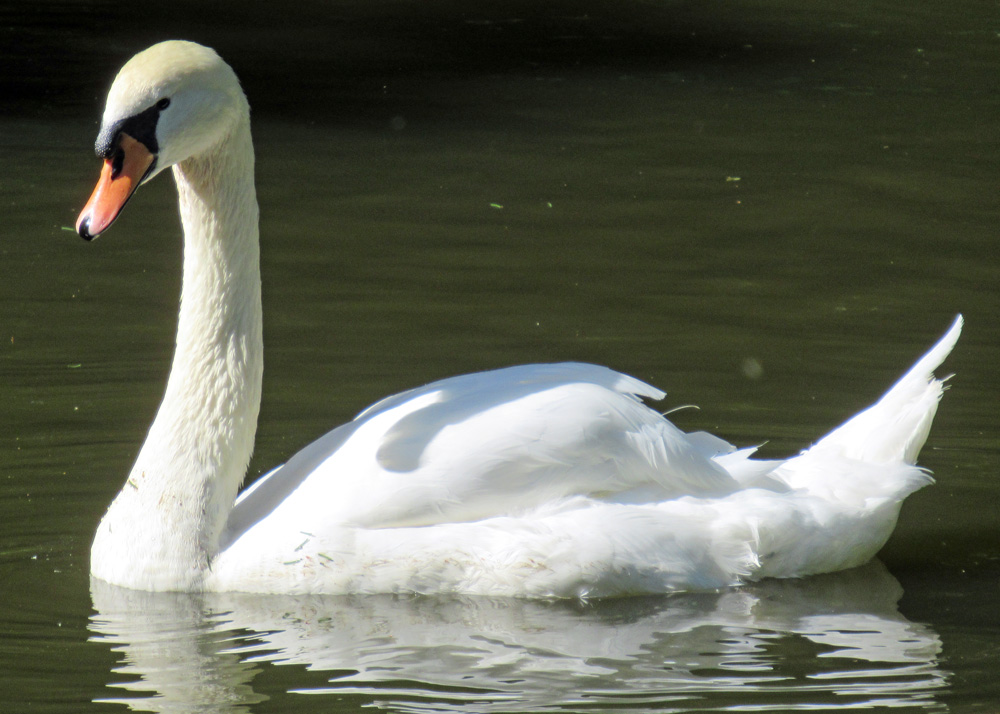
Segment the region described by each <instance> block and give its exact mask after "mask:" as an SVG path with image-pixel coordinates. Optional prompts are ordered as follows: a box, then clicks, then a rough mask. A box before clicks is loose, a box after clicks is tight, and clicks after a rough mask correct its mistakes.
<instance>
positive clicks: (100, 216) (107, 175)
mask: <svg viewBox="0 0 1000 714" xmlns="http://www.w3.org/2000/svg"><path fill="white" fill-rule="evenodd" d="M155 160H156V157H155V156H154V155H153V154H151V153H150V152H149V149H147V148H146V147H145V145H144V144H143V143H142V142H139V141H136V140H135V139H133V138H132V137H131V136H129V135H128V134H124V133H123V134H122V135H121V143H120V144H119V149H118V151H117V152H116V153H115V155H113V156H111V157H110V158H107V159H105V160H104V168H103V169H102V170H101V178H100V179H98V181H97V187H96V188H95V189H94V192H93V193H92V194H91V195H90V200H89V201H87V205H86V206H84V207H83V211H81V212H80V217H79V218H77V219H76V232H77V233H79V234H80V236H81V237H82V238H84V239H86V240H91V239H92V238H96V237H97V236H99V235H100V234H101V233H103V232H104V231H105V230H106V229H107V228H108V226H110V225H111V224H112V223H113V222H114V220H115V219H116V218H118V214H119V213H121V210H122V208H124V207H125V204H126V203H127V202H128V200H129V198H131V197H132V194H133V193H134V192H135V190H136V189H137V188H138V187H139V184H140V183H141V182H142V179H143V178H145V176H146V173H147V172H148V171H149V169H150V167H151V166H152V165H153V161H155Z"/></svg>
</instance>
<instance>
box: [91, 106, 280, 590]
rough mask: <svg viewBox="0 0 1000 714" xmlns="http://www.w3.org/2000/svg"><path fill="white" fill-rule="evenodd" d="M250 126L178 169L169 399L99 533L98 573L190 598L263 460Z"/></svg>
mask: <svg viewBox="0 0 1000 714" xmlns="http://www.w3.org/2000/svg"><path fill="white" fill-rule="evenodd" d="M253 164H254V157H253V147H252V144H251V140H250V126H249V120H247V121H245V122H243V123H241V124H240V125H238V126H237V127H236V129H235V130H234V131H233V132H232V134H230V136H229V137H228V138H227V139H225V140H224V141H223V142H221V143H220V144H219V145H218V146H217V147H216V148H215V149H214V150H212V151H211V152H209V153H207V154H203V155H201V156H197V157H193V158H191V159H188V160H186V161H184V162H182V163H181V164H179V165H177V166H175V167H174V169H173V171H174V178H175V180H176V183H177V192H178V195H179V202H180V210H181V219H182V222H183V225H184V273H183V288H182V294H181V310H180V317H179V321H178V326H177V347H176V352H175V354H174V360H173V364H172V367H171V370H170V377H169V380H168V382H167V389H166V394H165V396H164V398H163V402H162V403H161V405H160V409H159V411H158V412H157V415H156V419H155V420H154V422H153V424H152V426H151V427H150V430H149V434H148V436H147V438H146V441H145V443H144V444H143V446H142V449H141V451H140V452H139V456H138V458H137V459H136V463H135V466H134V467H133V469H132V472H131V474H130V475H129V479H128V482H127V483H126V485H125V486H124V488H123V489H122V491H121V492H120V493H119V494H118V497H117V498H116V499H115V501H114V503H112V505H111V507H110V509H109V510H108V513H107V514H106V515H105V517H104V520H103V521H102V522H101V526H100V528H99V529H98V534H97V537H96V538H95V541H94V546H93V551H92V563H91V571H92V572H93V574H94V575H97V576H98V577H101V578H102V579H104V580H109V581H110V582H114V583H117V584H120V585H126V586H131V587H137V588H143V589H192V587H196V586H197V582H198V581H199V580H200V578H201V575H202V573H203V572H204V571H205V570H207V567H208V566H209V565H210V561H211V558H212V557H213V556H214V555H215V553H216V552H217V549H218V543H219V537H220V534H221V532H222V529H223V527H224V526H225V522H226V518H227V516H228V514H229V512H230V510H231V508H232V505H233V501H234V500H235V497H236V493H237V491H238V489H239V486H240V483H241V482H242V480H243V477H244V474H245V471H246V467H247V463H248V462H249V459H250V454H251V452H252V451H253V443H254V435H255V432H256V428H257V414H258V411H259V408H260V391H261V380H262V374H263V341H262V318H261V302H260V259H259V234H258V227H257V217H258V209H257V199H256V193H255V190H254V181H253Z"/></svg>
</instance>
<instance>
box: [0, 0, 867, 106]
mask: <svg viewBox="0 0 1000 714" xmlns="http://www.w3.org/2000/svg"><path fill="white" fill-rule="evenodd" d="M234 7H235V6H234V5H233V4H231V3H210V4H206V3H201V2H196V1H195V0H175V1H173V2H164V1H163V0H153V1H152V2H147V3H143V4H142V5H141V6H137V5H135V4H133V3H125V2H118V1H114V0H111V1H109V0H104V1H100V0H98V1H96V2H91V3H85V4H81V3H74V2H55V3H48V2H47V3H33V2H26V1H23V0H22V1H21V2H12V3H6V4H5V6H4V8H2V9H0V21H2V22H0V25H3V26H4V29H3V30H0V33H2V34H0V37H2V39H3V42H2V43H0V62H2V64H3V65H4V66H6V67H7V68H8V69H9V71H6V72H4V73H3V74H2V76H0V92H2V94H3V96H4V97H5V99H6V101H5V102H4V103H3V104H2V105H0V112H12V113H23V112H29V113H30V112H32V111H39V110H40V109H41V110H43V111H44V108H46V107H51V106H53V105H59V104H69V105H77V106H90V105H92V104H93V103H94V102H95V101H97V102H100V101H101V100H103V95H104V92H105V91H106V89H107V86H108V85H109V83H110V81H111V78H112V77H113V76H114V74H115V72H117V70H118V68H119V67H120V65H121V61H122V58H123V57H128V56H130V55H132V54H133V53H135V52H137V51H138V50H140V49H142V48H144V47H146V46H148V45H150V44H152V43H154V42H157V41H160V40H163V39H169V38H185V39H192V40H196V41H198V42H201V43H203V44H208V45H210V46H213V47H215V48H216V49H217V50H218V51H219V52H220V53H221V54H222V55H223V57H225V58H226V60H227V61H228V62H229V63H230V64H232V65H233V66H234V67H237V68H239V72H240V76H241V79H242V81H243V83H244V86H245V87H246V89H247V92H248V95H249V96H250V97H251V100H252V104H253V106H254V107H255V109H256V110H258V111H264V112H268V113H276V114H285V115H287V116H290V117H300V118H301V117H302V115H303V114H304V113H306V114H312V113H313V112H316V116H318V117H320V118H321V119H322V120H328V121H337V122H345V121H349V122H350V121H364V120H366V119H368V118H370V117H371V116H373V115H375V116H379V117H381V116H382V115H383V114H384V113H385V112H386V111H387V110H390V111H391V109H392V103H393V102H404V101H405V102H407V106H408V109H409V111H410V112H413V111H418V112H419V111H423V112H425V113H426V115H429V116H434V115H447V114H450V113H451V112H454V111H455V109H456V107H463V106H464V107H465V108H466V109H469V107H468V106H466V105H467V104H469V103H472V104H476V103H477V102H479V101H480V100H481V97H478V96H476V94H477V93H476V92H472V97H466V96H464V95H463V92H462V88H461V83H456V82H455V78H456V76H466V77H476V76H492V75H504V74H514V75H524V74H529V75H538V76H539V78H540V79H542V78H547V79H558V78H559V77H560V76H562V75H567V74H572V73H575V72H581V71H587V72H593V71H610V72H614V73H620V72H630V71H640V72H668V73H669V72H684V71H688V70H691V71H694V72H695V73H698V74H699V75H700V74H701V73H704V72H710V73H715V72H717V73H718V77H717V78H718V80H719V81H720V82H721V83H722V84H727V83H728V82H730V81H732V80H733V76H735V75H738V76H739V77H741V79H740V83H742V84H746V83H748V82H749V83H753V82H754V81H755V79H754V76H753V75H754V73H755V72H756V71H757V70H758V69H761V68H766V67H769V66H771V67H775V66H777V67H780V66H801V65H803V64H804V63H809V62H815V61H816V60H817V58H821V59H822V58H842V57H844V56H846V55H848V54H850V53H851V52H857V47H856V46H852V45H851V43H856V42H857V39H858V38H857V37H853V38H851V37H849V36H848V35H845V34H844V32H842V31H839V30H837V29H836V23H831V22H824V23H821V24H818V25H816V26H815V27H813V28H811V29H809V30H807V31H806V32H805V33H803V31H802V28H801V27H800V28H798V30H797V31H796V32H795V33H788V32H785V29H786V25H787V23H788V17H787V9H782V8H780V7H777V6H775V7H774V8H770V7H768V6H767V5H766V4H765V5H761V6H756V7H736V8H734V7H733V6H732V5H729V4H723V3H720V2H710V3H689V2H684V1H682V0H668V1H666V2H661V3H653V2H644V1H642V2H629V3H624V4H622V3H618V4H609V3H605V2H601V1H600V0H584V1H583V2H562V1H556V2H547V3H541V4H540V3H535V2H528V1H526V0H493V1H492V2H487V3H476V4H474V5H469V4H468V3H457V2H454V1H453V0H447V1H442V2H435V3H433V4H425V3H407V2H402V1H401V0H400V1H399V2H395V3H392V2H389V3H378V4H374V5H369V4H367V3H360V2H352V3H338V4H336V5H334V4H331V3H329V2H325V1H323V0H305V1H304V2H297V3H294V5H293V6H290V7H289V8H287V9H286V10H285V11H284V12H283V13H282V15H281V20H280V22H275V19H274V10H273V7H271V6H270V4H264V3H261V4H241V5H240V6H239V9H238V11H235V10H234ZM837 15H838V13H837V12H836V11H834V13H833V16H834V18H835V17H836V16H837ZM43 19H44V21H43ZM43 28H44V29H43ZM54 69H56V70H58V71H56V72H53V70H54ZM442 74H443V75H446V76H445V78H444V81H442V78H441V75H442ZM788 81H793V82H794V81H796V80H795V79H794V78H793V79H791V80H788ZM389 83H391V84H392V85H393V89H396V88H398V87H406V88H407V89H408V90H409V92H408V93H407V94H406V95H405V96H400V95H399V93H398V92H396V93H394V94H393V96H389V94H390V93H389V92H388V91H383V90H388V84H389ZM414 102H416V103H417V106H413V103H414ZM317 109H322V111H321V112H317V111H316V110H317ZM487 109H488V107H486V106H484V107H483V110H484V111H485V110H487ZM488 114H489V112H486V113H485V114H484V115H483V117H480V118H485V117H486V116H488ZM312 118H316V117H312Z"/></svg>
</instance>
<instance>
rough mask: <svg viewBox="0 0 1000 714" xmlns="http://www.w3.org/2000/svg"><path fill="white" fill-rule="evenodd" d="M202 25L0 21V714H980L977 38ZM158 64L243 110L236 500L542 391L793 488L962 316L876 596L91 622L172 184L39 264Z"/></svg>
mask: <svg viewBox="0 0 1000 714" xmlns="http://www.w3.org/2000/svg"><path fill="white" fill-rule="evenodd" d="M202 5H207V4H206V3H193V2H179V3H164V2H152V3H145V4H139V3H86V2H75V3H73V2H63V3H55V2H53V3H45V2H42V3H6V4H4V5H3V7H0V63H2V64H3V67H4V68H3V72H2V73H0V74H2V76H0V97H2V99H0V161H2V165H3V167H4V171H3V174H2V177H0V201H2V204H0V205H2V206H3V218H4V220H3V221H2V223H0V259H2V264H3V279H2V281H0V385H2V386H0V390H2V391H0V424H2V425H3V428H2V429H0V634H2V637H0V709H2V710H3V711H12V712H22V711H23V712H29V711H37V712H81V711H86V712H90V711H94V712H97V711H109V712H115V711H124V710H125V707H124V706H123V705H122V704H121V703H109V702H121V701H123V700H128V701H129V703H130V704H131V706H132V707H133V708H134V709H136V710H139V711H164V712H227V713H228V712H241V711H251V712H306V711H310V712H311V711H323V712H331V711H337V712H353V711H357V710H358V709H360V708H362V707H366V706H371V707H376V708H381V709H385V710H389V711H400V712H409V711H464V712H487V711H491V712H493V711H495V712H502V711H623V710H637V711H709V710H722V709H732V710H741V709H755V710H763V711H776V710H791V709H807V708H809V709H813V710H823V709H836V708H842V707H858V706H863V705H865V704H870V705H877V706H883V707H890V706H894V707H900V708H901V709H902V710H907V709H909V710H931V711H955V712H960V711H994V710H996V709H997V708H998V707H1000V685H998V684H997V683H996V679H995V676H994V672H995V671H996V670H997V669H998V667H1000V646H998V644H997V643H998V642H1000V618H998V616H997V613H996V602H997V598H998V595H1000V592H998V590H1000V588H998V582H1000V581H998V576H1000V535H998V523H1000V487H998V486H997V485H996V482H995V480H996V478H997V477H998V474H997V471H998V468H997V467H998V465H1000V464H998V462H1000V459H998V444H1000V440H998V438H997V434H998V426H1000V418H998V416H997V408H996V405H997V401H998V400H997V397H998V391H1000V390H998V384H1000V380H998V378H997V376H996V363H997V356H998V354H1000V335H998V330H997V317H998V315H1000V294H998V285H997V282H998V276H1000V249H998V248H997V245H996V232H997V225H998V221H997V218H998V210H997V209H998V202H997V177H996V169H997V166H998V165H1000V147H998V141H997V136H998V135H1000V133H998V120H997V117H998V116H1000V111H998V110H1000V94H998V86H997V85H998V78H1000V39H998V33H1000V7H998V6H997V5H996V3H994V2H954V3H948V4H945V3H932V2H929V1H928V0H911V1H910V2H904V1H903V0H889V2H887V3H881V4H879V5H878V6H872V4H871V3H861V2H832V0H820V2H814V3H807V4H803V3H792V2H789V1H788V0H767V1H760V2H751V3H731V2H728V3H726V2H699V3H682V2H664V3H655V2H633V3H611V2H596V1H589V2H583V3H560V2H556V3H538V2H531V3H528V2H523V3H520V2H512V1H508V2H504V1H499V0H498V1H495V2H490V3H483V4H476V5H473V4H466V5H459V4H457V3H448V2H434V3H412V2H395V3H393V2H369V3H347V2H341V3H333V2H304V3H294V4H291V3H290V4H287V6H283V7H278V6H274V5H263V4H262V5H260V6H257V5H253V4H247V3H228V2H227V3H212V4H211V7H210V8H205V7H202ZM167 37H185V38H189V39H194V40H198V41H201V42H204V43H207V44H210V45H213V46H215V47H216V48H217V49H218V50H219V51H220V53H221V54H222V55H223V56H224V57H226V58H227V59H228V60H229V61H230V63H231V64H232V65H233V66H234V67H235V69H236V70H237V72H238V73H239V74H240V76H241V78H242V79H243V81H244V85H245V88H246V90H247V93H248V96H249V98H250V101H251V104H252V106H253V107H254V122H255V124H254V126H255V137H256V143H257V150H258V188H259V193H260V202H261V210H262V234H263V245H262V256H263V273H264V303H265V340H266V344H267V368H266V374H265V383H264V404H263V408H262V414H261V424H260V429H259V435H258V446H257V451H256V453H255V456H254V461H253V463H252V465H251V477H255V476H256V475H258V474H260V473H262V472H263V471H264V470H266V469H267V468H269V467H270V466H273V465H275V464H278V463H280V462H282V461H283V460H284V459H285V458H287V457H288V456H289V455H290V454H291V453H293V452H294V451H295V450H297V449H298V448H299V447H301V446H302V445H304V444H306V443H308V442H309V441H311V440H312V439H313V438H315V437H317V436H319V435H320V434H322V433H323V432H325V431H326V430H327V429H329V428H330V427H332V426H334V425H336V424H339V423H341V422H343V421H345V420H347V419H349V418H350V417H352V416H353V415H354V414H355V413H357V412H358V411H360V410H361V409H362V408H363V407H364V406H366V405H367V404H369V403H370V402H372V401H374V400H375V399H377V398H379V397H381V396H384V395H386V394H388V393H391V392H394V391H397V390H399V389H403V388H406V387H409V386H414V385H417V384H421V383H424V382H427V381H429V380H431V379H435V378H438V377H442V376H446V375H449V374H455V373H459V372H467V371H472V370H477V369H484V368H492V367H499V366H504V365H509V364H515V363H520V362H536V361H549V360H562V359H573V360H586V361H593V362H598V363H601V364H606V365H609V366H611V367H614V368H616V369H620V370H622V371H625V372H629V373H631V374H635V375H636V376H638V377H641V378H643V379H646V380H649V381H652V382H653V383H655V384H657V385H659V386H661V387H663V388H665V389H667V390H668V391H669V392H670V396H669V397H668V400H667V403H666V405H667V407H673V406H676V405H684V404H698V405H699V406H700V407H701V409H700V410H699V411H694V410H687V411H682V412H680V413H678V414H676V415H675V417H676V421H677V422H678V423H679V424H680V425H681V426H682V427H683V428H685V429H689V430H690V429H699V428H704V429H709V430H711V431H713V432H715V433H718V434H720V435H721V436H724V437H726V438H728V439H730V440H732V441H735V442H737V443H739V444H742V445H748V444H758V443H762V442H765V441H766V442H767V443H766V445H765V447H764V449H763V451H764V452H765V453H766V454H768V455H772V456H777V455H782V454H788V453H793V452H795V451H797V450H798V449H800V448H803V447H804V446H806V445H808V444H809V443H810V442H811V441H813V440H815V439H816V438H818V437H819V436H820V435H822V433H824V432H825V431H826V430H827V429H829V428H831V427H832V426H835V425H836V424H837V423H839V422H840V421H841V420H842V419H844V418H845V417H846V416H848V415H849V414H851V413H853V412H854V411H856V410H857V409H859V408H861V407H863V406H864V405H866V404H867V403H868V402H869V401H871V400H872V399H874V398H875V397H877V396H878V395H879V394H880V393H881V392H882V391H883V390H884V389H885V388H886V387H887V386H888V385H889V384H890V383H891V382H892V380H893V379H894V378H895V377H896V376H897V375H898V374H899V373H900V372H901V371H902V370H903V369H904V368H905V367H906V366H908V364H909V363H910V362H911V361H912V360H913V359H914V358H915V357H916V356H917V355H919V354H920V353H921V352H922V351H923V350H924V349H925V348H926V347H927V346H928V345H929V344H930V343H931V342H932V341H933V340H934V339H935V338H936V337H937V336H938V335H939V334H940V333H942V332H943V331H944V329H945V328H946V327H947V326H948V324H949V323H950V321H951V320H952V319H953V317H954V315H955V314H956V313H958V312H962V313H964V314H965V316H966V320H967V326H966V330H965V334H964V335H963V337H962V340H961V342H960V343H959V346H958V348H957V350H956V352H955V354H954V355H953V356H952V357H951V358H950V359H949V361H948V362H947V364H946V369H947V370H948V371H951V372H954V373H955V375H956V376H955V377H954V379H953V380H952V382H951V384H952V388H951V389H950V390H949V391H948V392H947V393H946V395H945V399H944V402H943V404H942V407H941V409H940V411H939V414H938V418H937V421H936V423H935V428H934V431H933V432H932V435H931V438H930V440H929V441H928V444H927V446H926V447H925V450H924V452H923V454H922V457H921V463H922V464H923V465H925V466H926V467H928V468H929V469H932V470H933V471H934V473H935V475H936V477H937V479H938V483H937V484H936V485H934V486H933V487H931V488H928V489H925V490H923V491H921V492H919V493H917V494H916V495H914V496H913V497H911V499H910V500H909V501H908V502H907V504H906V506H905V507H904V509H903V513H902V517H901V520H900V524H899V527H898V529H897V531H896V534H895V535H894V537H893V539H892V540H891V541H890V543H889V545H888V546H887V547H886V549H885V550H884V551H883V554H882V556H881V561H882V562H881V564H879V563H876V564H874V565H873V566H871V567H869V568H866V569H862V570H860V571H856V572H851V573H845V574H841V575H836V576H829V577H824V578H816V579H811V580H806V581H802V582H788V583H765V584H761V585H759V586H756V587H754V588H748V589H746V590H740V591H733V592H727V593H720V594H698V595H678V596H671V597H663V598H644V599H640V600H634V601H619V602H608V603H594V604H588V605H580V604H569V603H555V604H540V603H522V602H502V601H501V602H497V601H482V600H470V601H465V600H440V599H414V600H409V599H394V598H316V599H306V600H303V599H286V598H259V597H246V596H218V597H213V598H190V597H181V596H169V595H168V596H147V595H132V596H130V597H126V595H124V594H123V593H121V592H115V591H110V592H109V591H105V590H95V591H94V592H93V593H92V592H91V586H90V582H89V577H88V562H87V560H88V551H89V545H90V539H91V537H92V534H93V530H94V528H95V527H96V524H97V521H98V519H99V518H100V516H101V514H102V513H103V510H104V508H105V507H106V505H107V503H108V502H109V501H110V499H111V498H112V496H113V495H114V493H115V492H116V491H117V489H118V488H119V487H120V485H121V482H122V480H123V479H124V477H125V474H126V472H127V470H128V467H129V465H130V463H131V461H132V459H133V458H134V456H135V453H136V451H137V449H138V446H139V444H140V443H141V441H142V439H143V437H144V435H145V430H146V428H147V425H148V423H149V421H150V419H151V418H152V415H153V412H154V410H155V408H156V406H157V404H158V402H159V398H160V396H161V391H162V388H163V385H164V383H165V378H166V373H167V369H168V366H169V359H170V353H171V347H172V339H173V330H174V326H175V325H174V319H175V315H176V308H177V296H178V291H179V270H180V242H179V226H178V222H177V218H176V208H175V203H174V200H175V199H174V195H173V188H172V185H171V182H170V180H169V179H168V178H167V177H166V176H164V177H163V178H160V179H158V180H157V181H156V182H155V183H154V184H153V185H151V186H149V187H148V188H146V189H145V190H144V191H143V192H142V193H141V194H140V195H138V196H137V197H136V198H135V199H134V201H133V202H132V203H131V204H130V206H129V209H128V210H127V211H126V213H125V215H124V216H123V217H122V218H121V220H120V221H119V222H118V223H117V224H116V225H115V227H114V229H113V230H112V231H110V232H109V233H108V234H107V235H106V236H105V237H102V238H101V239H100V240H99V241H97V242H96V243H94V244H85V243H84V242H83V241H81V240H79V239H78V238H76V237H75V236H74V235H73V234H72V233H70V232H67V231H65V230H63V227H64V226H69V225H71V224H72V223H73V221H74V219H75V217H76V214H77V212H78V211H79V209H80V207H81V206H82V205H83V203H84V201H85V200H86V198H87V196H88V195H89V191H90V189H91V187H92V184H93V181H94V180H95V179H96V176H97V173H98V170H99V166H98V162H97V160H96V159H95V158H94V157H93V154H92V151H91V148H90V147H91V145H92V142H93V139H94V136H95V134H96V129H97V122H98V120H99V116H100V112H101V110H102V108H103V96H104V93H105V92H106V89H107V87H108V85H109V84H110V81H111V79H112V77H113V75H114V72H115V71H116V70H117V67H118V66H120V65H121V64H122V63H123V62H124V61H125V60H126V59H127V58H128V57H129V56H131V54H133V53H134V52H135V51H137V50H139V49H142V48H143V47H145V46H146V45H148V44H150V43H151V42H154V41H157V40H160V39H165V38H167ZM748 365H750V366H754V365H757V366H759V367H760V368H761V370H762V371H761V370H757V371H755V370H754V369H749V370H748V369H747V366H748ZM748 374H749V375H752V376H748Z"/></svg>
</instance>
